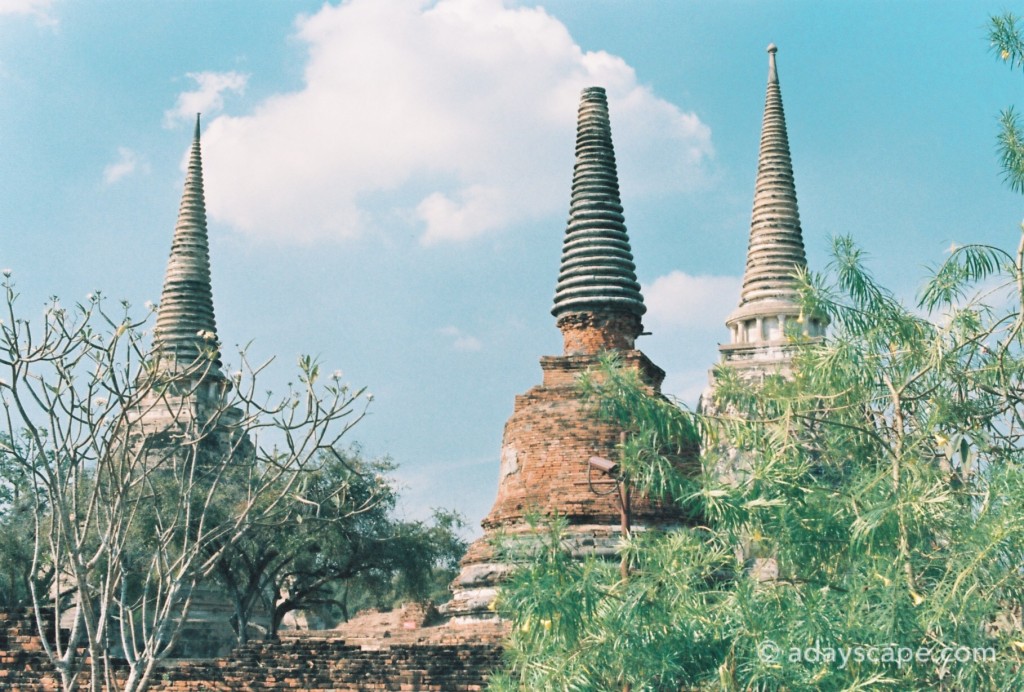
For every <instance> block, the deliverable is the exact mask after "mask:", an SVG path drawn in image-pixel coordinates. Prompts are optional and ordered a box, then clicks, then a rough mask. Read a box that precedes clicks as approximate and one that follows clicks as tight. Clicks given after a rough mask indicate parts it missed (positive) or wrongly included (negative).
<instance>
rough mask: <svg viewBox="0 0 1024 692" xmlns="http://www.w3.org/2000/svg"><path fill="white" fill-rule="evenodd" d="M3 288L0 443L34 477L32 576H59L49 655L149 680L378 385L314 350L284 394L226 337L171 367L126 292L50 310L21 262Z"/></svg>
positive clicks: (98, 672) (120, 684)
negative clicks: (205, 587)
mask: <svg viewBox="0 0 1024 692" xmlns="http://www.w3.org/2000/svg"><path fill="white" fill-rule="evenodd" d="M3 288H4V291H5V297H6V310H5V315H4V319H3V320H0V402H2V406H3V415H4V426H5V428H4V429H3V430H0V432H6V433H7V436H8V437H7V438H3V437H2V436H0V453H2V454H5V455H7V456H8V457H10V459H12V460H13V461H14V463H15V464H16V465H17V466H18V467H20V468H21V469H23V470H24V471H25V472H27V473H28V474H29V475H30V477H31V479H32V486H33V490H34V497H35V502H34V512H33V514H32V518H33V522H34V549H33V551H32V573H33V574H34V575H35V574H43V573H50V574H52V575H53V585H52V588H49V589H47V588H45V587H43V588H40V587H38V586H35V583H34V582H33V588H32V594H31V597H32V604H33V607H34V610H35V615H36V619H37V625H38V627H39V630H40V632H42V633H44V636H43V641H44V647H45V651H46V654H47V655H48V656H49V658H50V660H51V661H52V662H53V664H54V666H55V667H56V668H57V670H58V671H59V673H60V676H61V682H62V685H63V688H64V690H66V691H67V690H72V689H76V688H77V687H78V685H79V684H80V683H79V681H80V678H83V677H87V679H88V680H89V685H90V689H91V690H96V691H98V690H115V689H123V690H126V691H137V690H144V689H146V687H147V686H148V684H149V683H150V681H151V679H152V676H153V672H154V666H155V665H156V664H157V662H158V661H160V660H161V659H162V658H164V657H166V656H167V655H168V654H169V653H170V652H171V651H172V650H173V649H174V647H175V645H176V643H177V641H178V638H179V635H180V633H181V631H182V627H183V624H184V623H185V622H186V621H187V619H188V615H189V610H190V608H191V607H192V605H193V598H194V596H195V594H196V591H197V588H199V587H200V585H201V584H203V582H204V580H205V579H206V578H207V577H208V576H209V575H210V574H211V572H212V571H213V570H214V569H215V568H216V565H217V563H218V561H219V560H220V558H221V557H222V556H223V554H224V552H225V551H226V550H228V549H229V548H230V547H231V546H233V545H235V544H237V543H238V542H239V541H240V540H242V539H243V538H244V537H245V536H246V535H247V533H248V532H249V531H250V530H251V528H252V527H253V526H254V525H257V524H260V523H263V524H265V523H268V522H274V521H284V520H286V518H287V517H288V516H289V515H293V514H294V512H292V511H291V510H290V509H289V508H290V507H294V504H295V503H296V502H299V503H301V502H303V496H302V493H303V478H304V476H305V474H308V473H310V472H312V471H315V468H316V466H317V465H318V464H320V463H322V459H323V458H324V457H323V455H322V454H319V452H320V451H322V450H324V449H330V448H332V447H333V446H334V445H336V444H337V443H338V441H339V438H341V437H342V436H343V435H344V434H345V433H346V432H347V431H348V430H349V429H350V428H351V427H352V426H353V425H354V424H355V423H356V422H358V421H359V420H360V419H361V418H362V416H363V415H364V414H365V410H366V404H367V402H368V400H369V396H368V395H366V394H365V392H364V391H363V390H361V389H360V390H352V389H349V388H348V387H346V386H343V385H342V384H341V383H340V382H339V381H338V377H331V378H320V377H319V374H320V373H319V365H318V364H317V363H316V362H315V361H314V360H312V359H310V358H306V357H304V358H301V359H300V361H299V375H298V378H297V381H296V383H295V385H289V389H288V391H287V393H286V395H285V396H283V397H281V398H275V397H274V396H273V395H271V394H270V393H269V392H266V393H263V392H262V391H261V390H260V389H258V388H257V380H258V379H259V376H260V374H261V373H262V372H263V371H264V369H265V368H266V366H267V363H263V364H261V365H254V364H252V363H250V361H249V360H248V358H247V357H246V354H245V353H244V352H242V353H240V354H239V361H240V368H239V371H238V372H235V373H234V374H233V375H230V376H227V377H225V376H223V375H221V374H220V370H219V368H217V367H216V365H215V363H216V359H217V357H218V353H217V348H218V346H217V344H216V343H215V339H214V338H211V340H210V343H209V349H208V352H206V353H203V354H202V355H201V356H200V358H199V359H197V360H195V361H194V362H190V363H188V364H174V366H173V367H165V364H162V363H161V362H159V357H156V356H154V357H151V355H150V354H149V353H148V351H147V349H146V344H147V343H148V335H147V333H146V331H145V327H146V323H147V320H133V319H132V318H131V317H130V314H129V313H130V310H129V306H128V305H127V304H126V303H122V305H121V307H120V308H118V309H116V310H111V309H110V308H108V307H107V303H106V301H104V300H103V299H102V298H101V297H99V296H90V297H89V298H88V299H87V300H86V301H85V302H84V303H83V304H79V305H76V306H75V307H74V308H64V307H62V306H61V305H60V303H59V302H58V301H57V300H56V299H51V302H50V303H49V304H48V306H47V308H46V310H45V312H44V314H43V317H42V321H41V323H36V324H34V323H33V322H32V321H30V320H26V319H23V318H22V317H21V316H19V314H18V312H17V309H16V308H17V307H18V306H17V294H16V292H15V290H14V286H13V283H12V282H11V280H10V277H9V276H7V277H6V278H5V279H4V281H3ZM200 336H202V335H200ZM210 336H211V337H212V335H210ZM356 511H357V510H356ZM48 632H49V633H50V634H48V635H47V634H46V633H48ZM86 669H88V675H87V676H83V675H81V674H82V673H83V672H84V671H85V670H86Z"/></svg>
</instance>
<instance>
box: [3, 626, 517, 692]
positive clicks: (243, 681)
mask: <svg viewBox="0 0 1024 692" xmlns="http://www.w3.org/2000/svg"><path fill="white" fill-rule="evenodd" d="M394 639H395V641H394V642H393V643H392V642H390V641H389V640H388V639H387V638H379V637H378V638H375V639H370V638H363V639H360V640H358V641H355V642H351V641H349V640H347V639H345V638H339V637H338V636H337V634H336V633H331V632H317V633H302V634H293V635H291V636H289V637H287V638H284V639H282V640H281V641H279V642H252V643H250V644H248V645H247V646H245V647H242V648H240V649H236V650H235V651H233V652H232V653H231V654H230V655H229V656H226V657H223V658H218V659H210V660H187V661H166V662H163V663H161V664H160V665H159V667H158V669H157V671H156V672H155V674H154V676H153V684H152V686H151V688H150V689H152V690H154V691H155V692H191V691H195V692H198V691H199V690H207V691H209V690H224V691H229V690H230V691H235V690H239V691H249V690H252V691H256V690H268V691H270V690H293V691H294V690H302V691H304V692H318V691H326V690H437V691H443V692H449V691H450V692H459V691H469V690H482V689H484V688H485V687H486V685H487V678H488V676H489V675H490V674H491V673H492V672H493V671H495V670H497V669H498V668H499V667H500V666H501V652H502V649H501V636H500V634H499V633H497V632H496V631H489V632H486V633H480V632H477V631H474V630H471V629H470V630H465V631H460V630H458V629H452V630H441V629H440V628H439V629H438V630H437V632H435V633H434V634H433V635H432V636H430V637H424V636H420V637H418V638H417V637H402V636H400V635H396V637H395V638H394ZM58 681H59V678H58V676H57V675H56V672H55V671H54V670H53V667H52V666H51V665H50V663H49V661H48V660H47V659H46V655H45V653H43V651H42V644H41V642H40V640H39V637H38V635H37V634H36V628H35V622H34V620H33V619H32V618H31V617H30V616H28V615H26V614H5V613H0V689H2V690H5V691H7V690H9V691H11V692H22V691H24V692H29V691H31V692H37V691H47V692H48V691H49V690H58V689H59V688H60V686H59V682H58Z"/></svg>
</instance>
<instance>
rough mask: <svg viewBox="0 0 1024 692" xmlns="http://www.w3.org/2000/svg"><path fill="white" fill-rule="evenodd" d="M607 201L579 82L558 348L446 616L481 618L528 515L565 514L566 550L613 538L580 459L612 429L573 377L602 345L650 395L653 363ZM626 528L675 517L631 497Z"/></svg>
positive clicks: (614, 505) (609, 503)
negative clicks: (506, 545)
mask: <svg viewBox="0 0 1024 692" xmlns="http://www.w3.org/2000/svg"><path fill="white" fill-rule="evenodd" d="M624 221H625V219H624V217H623V213H622V203H621V201H620V199H619V184H618V173H617V171H616V166H615V152H614V150H613V148H612V137H611V128H610V125H609V119H608V102H607V97H606V95H605V91H604V89H602V88H599V87H591V88H588V89H584V90H583V93H582V95H581V98H580V107H579V121H578V126H577V134H576V164H575V167H574V169H573V182H572V202H571V206H570V211H569V222H568V226H567V228H566V232H565V240H564V244H563V249H562V263H561V271H560V273H559V276H558V285H557V288H556V291H555V301H554V308H553V309H552V311H551V312H552V314H553V315H554V316H555V318H556V321H557V322H556V323H557V326H558V328H559V329H560V330H561V332H562V336H563V340H564V352H563V354H562V355H560V356H545V357H542V358H541V361H540V365H541V369H542V370H543V373H544V379H543V383H542V384H541V385H539V386H537V387H534V388H532V389H531V390H529V391H528V392H527V393H526V394H522V395H520V396H517V397H516V400H515V408H514V411H513V413H512V417H511V418H509V420H508V422H507V423H506V424H505V433H504V437H503V440H502V447H501V464H500V472H499V481H498V497H497V499H496V500H495V503H494V506H493V508H492V509H491V511H490V514H488V515H487V517H486V518H485V519H484V520H483V528H484V535H483V536H482V537H481V538H480V539H478V540H477V541H476V542H474V543H473V545H472V546H471V547H470V549H469V551H468V552H467V554H466V556H465V558H464V559H463V561H462V570H461V572H460V574H459V576H458V577H457V578H456V580H455V581H454V582H453V584H452V590H453V598H452V601H451V602H450V603H448V604H447V605H446V607H445V612H446V614H448V615H450V616H452V617H453V619H454V621H455V622H466V621H472V620H477V619H482V618H488V617H493V616H494V615H493V612H491V611H490V610H489V609H488V606H489V605H490V604H491V603H492V602H493V600H494V598H495V596H496V595H497V588H498V585H499V584H500V582H501V580H502V579H503V578H504V577H505V576H506V575H507V574H508V572H509V571H510V570H511V569H512V567H511V566H510V565H508V564H504V563H502V562H501V561H500V559H499V558H498V557H497V556H496V555H495V551H494V549H493V539H494V538H495V536H496V535H498V534H500V535H502V536H504V537H506V538H507V539H508V540H512V541H514V540H516V538H517V537H523V536H524V535H526V534H529V532H530V531H532V529H531V528H530V527H529V525H528V524H527V522H526V517H527V515H528V514H530V513H536V514H539V515H541V516H554V515H556V514H557V515H559V516H562V517H565V518H566V520H567V521H568V522H569V531H568V543H569V547H570V548H571V549H572V550H573V551H574V553H576V554H579V555H584V554H587V553H595V554H599V555H602V556H607V557H612V556H614V555H616V553H617V551H618V546H619V543H620V511H619V504H618V501H617V499H616V497H617V496H616V493H615V485H614V481H612V480H611V479H609V478H608V477H607V476H604V475H603V474H601V473H599V472H596V471H593V470H591V468H590V466H589V464H588V460H589V459H590V457H592V456H600V457H604V458H606V459H611V460H614V459H615V458H616V457H617V451H616V445H617V443H618V440H619V433H620V430H619V429H618V428H617V427H615V426H614V425H610V424H607V423H602V422H599V421H597V420H596V419H595V417H594V415H593V413H592V411H591V410H590V409H589V408H588V407H587V406H586V405H585V404H584V402H583V401H582V399H581V396H580V393H579V389H578V386H577V378H578V377H579V375H580V374H581V373H583V372H584V371H585V370H587V369H588V368H591V367H592V366H594V365H596V364H597V363H598V358H599V355H600V354H601V353H602V352H604V351H614V352H617V353H618V354H619V356H620V358H621V361H622V363H623V364H624V365H625V366H626V367H630V368H635V369H636V370H638V371H639V372H640V373H641V375H642V377H643V379H644V381H645V382H647V384H648V385H649V386H650V387H651V389H652V390H653V391H655V392H658V391H659V388H660V386H661V382H662V380H663V379H664V377H665V373H664V371H663V370H662V369H661V368H659V367H658V366H656V365H655V364H654V363H652V362H651V361H650V360H649V359H648V358H647V356H645V355H644V354H643V353H641V352H640V351H638V350H637V349H636V347H635V342H636V338H637V337H638V336H640V334H641V332H642V331H643V326H642V324H641V317H642V315H643V314H644V312H645V310H646V308H645V306H644V301H643V296H642V295H641V294H640V284H639V283H638V282H637V279H636V273H635V271H636V268H635V266H634V264H633V255H632V251H631V249H630V244H629V237H628V235H627V233H626V226H625V223H624ZM631 515H632V523H633V528H634V529H641V530H642V529H644V528H650V527H654V526H669V525H678V524H679V523H680V522H679V518H678V515H677V514H676V512H675V511H674V510H673V509H672V508H668V507H659V506H657V505H655V504H652V503H650V502H647V501H645V500H644V499H643V498H634V499H633V502H632V512H631Z"/></svg>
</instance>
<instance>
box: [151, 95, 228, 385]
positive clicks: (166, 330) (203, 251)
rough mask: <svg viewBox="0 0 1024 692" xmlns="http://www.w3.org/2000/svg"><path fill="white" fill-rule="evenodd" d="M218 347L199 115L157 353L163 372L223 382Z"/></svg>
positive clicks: (158, 327)
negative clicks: (191, 372)
mask: <svg viewBox="0 0 1024 692" xmlns="http://www.w3.org/2000/svg"><path fill="white" fill-rule="evenodd" d="M217 347H218V341H217V323H216V320H215V319H214V314H213V290H212V287H211V284H210V247H209V238H208V234H207V229H206V200H205V197H204V193H203V161H202V153H201V147H200V141H199V115H198V114H197V115H196V130H195V138H194V139H193V141H192V149H191V151H190V152H189V160H188V172H187V174H186V176H185V189H184V191H183V193H182V196H181V206H180V207H179V210H178V222H177V224H176V225H175V228H174V238H173V240H172V242H171V256H170V258H169V259H168V261H167V274H166V276H165V278H164V287H163V292H162V294H161V297H160V307H159V309H158V310H157V317H156V329H155V330H154V334H153V351H154V355H155V356H156V357H157V359H158V360H159V361H160V367H164V368H177V369H179V370H183V369H186V368H190V367H197V369H198V371H199V372H201V373H204V376H205V377H215V378H223V374H222V373H221V372H220V353H219V351H218V350H217ZM210 356H212V361H211V362H210V364H209V366H208V367H204V366H203V365H202V362H203V361H202V358H207V357H210Z"/></svg>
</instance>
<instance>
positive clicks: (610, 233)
mask: <svg viewBox="0 0 1024 692" xmlns="http://www.w3.org/2000/svg"><path fill="white" fill-rule="evenodd" d="M646 309H647V308H646V307H645V306H644V299H643V296H642V295H641V294H640V284H639V283H637V280H636V266H635V265H634V264H633V254H632V250H631V249H630V246H629V236H628V235H627V234H626V225H625V217H624V216H623V214H622V202H621V200H620V198H619V177H618V172H617V171H616V167H615V150H614V148H613V147H612V133H611V125H610V122H609V118H608V99H607V96H606V95H605V90H604V89H602V88H601V87H589V88H587V89H584V90H583V92H582V93H581V95H580V106H579V119H578V124H577V128H576V164H575V166H574V168H573V177H572V202H571V204H570V207H569V222H568V225H567V227H566V230H565V240H564V242H563V245H562V266H561V271H560V272H559V275H558V285H557V287H556V289H555V302H554V307H553V308H552V309H551V314H553V315H554V316H555V317H556V318H558V326H559V328H560V329H562V330H563V332H565V331H566V328H567V326H568V324H569V323H574V324H575V323H578V322H580V316H589V317H590V318H591V319H590V320H589V321H588V324H589V323H590V322H593V321H594V320H595V319H596V320H597V321H598V322H606V321H607V318H615V317H618V318H620V319H618V320H614V321H616V322H618V323H619V324H618V328H619V329H620V331H621V332H622V333H621V334H613V335H611V337H612V338H611V341H609V342H607V343H602V344H600V345H599V346H600V347H616V346H618V347H623V346H624V347H627V348H632V346H633V340H634V339H635V338H636V337H637V336H638V335H639V334H640V332H641V330H642V327H641V324H640V316H641V315H643V314H644V312H645V311H646ZM574 316H575V319H574ZM584 321H587V320H584ZM576 326H580V325H578V324H577V325H576ZM605 331H607V330H605ZM606 336H607V335H606ZM567 337H568V335H567ZM568 350H571V347H570V346H569V344H568V340H567V351H568ZM587 350H592V349H587Z"/></svg>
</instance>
